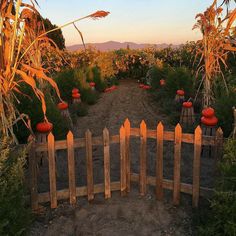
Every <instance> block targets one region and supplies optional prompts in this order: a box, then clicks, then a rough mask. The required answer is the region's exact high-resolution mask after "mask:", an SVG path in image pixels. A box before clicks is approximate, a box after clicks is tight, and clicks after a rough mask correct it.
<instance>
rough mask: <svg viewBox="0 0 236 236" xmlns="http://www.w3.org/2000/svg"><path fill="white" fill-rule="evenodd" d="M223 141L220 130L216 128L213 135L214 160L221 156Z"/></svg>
mask: <svg viewBox="0 0 236 236" xmlns="http://www.w3.org/2000/svg"><path fill="white" fill-rule="evenodd" d="M223 139H224V135H223V131H222V129H221V128H218V129H217V131H216V135H215V148H214V152H215V153H214V156H215V159H219V158H220V157H221V156H222V150H223Z"/></svg>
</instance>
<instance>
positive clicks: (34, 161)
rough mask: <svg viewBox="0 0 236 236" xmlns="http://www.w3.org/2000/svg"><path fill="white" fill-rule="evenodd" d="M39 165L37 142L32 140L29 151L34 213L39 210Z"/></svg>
mask: <svg viewBox="0 0 236 236" xmlns="http://www.w3.org/2000/svg"><path fill="white" fill-rule="evenodd" d="M37 164H38V163H37V158H36V152H35V140H32V143H31V144H30V151H29V174H30V193H31V208H32V210H33V211H37V210H38V209H39V205H38V181H37Z"/></svg>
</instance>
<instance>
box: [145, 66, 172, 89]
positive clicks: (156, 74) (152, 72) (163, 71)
mask: <svg viewBox="0 0 236 236" xmlns="http://www.w3.org/2000/svg"><path fill="white" fill-rule="evenodd" d="M167 73H168V67H159V66H157V65H153V66H152V67H151V68H150V69H149V70H148V72H147V77H148V79H149V81H150V82H149V83H150V85H151V86H152V88H153V89H157V88H160V87H161V86H160V80H161V79H165V80H166V78H167Z"/></svg>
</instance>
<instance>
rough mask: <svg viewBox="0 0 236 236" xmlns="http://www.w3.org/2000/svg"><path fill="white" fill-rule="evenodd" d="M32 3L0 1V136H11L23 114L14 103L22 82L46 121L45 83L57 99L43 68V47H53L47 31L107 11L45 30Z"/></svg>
mask: <svg viewBox="0 0 236 236" xmlns="http://www.w3.org/2000/svg"><path fill="white" fill-rule="evenodd" d="M35 4H36V5H37V1H36V0H31V3H30V4H26V3H24V2H23V1H22V0H1V1H0V119H1V122H0V136H2V135H6V136H11V137H14V133H13V124H15V122H16V121H17V120H18V119H19V118H18V117H26V116H22V114H19V113H18V112H17V111H16V109H15V106H14V103H15V101H17V99H16V96H15V94H16V93H22V92H21V84H22V83H25V84H27V85H28V86H30V87H31V88H32V90H33V91H34V94H35V95H36V96H37V97H38V99H39V100H40V101H41V103H42V111H43V114H44V119H45V120H46V121H47V117H46V103H45V99H44V93H43V90H44V84H45V82H47V83H49V84H50V85H51V86H52V87H53V88H54V89H55V90H56V93H57V95H58V97H59V98H60V92H59V90H58V87H57V85H56V83H55V82H54V80H53V79H52V78H50V77H49V76H48V75H47V68H43V65H44V64H43V62H42V57H43V56H44V55H45V53H46V52H47V50H48V49H49V48H53V50H57V47H56V45H55V44H54V42H53V41H52V40H51V39H49V38H48V37H47V34H48V33H49V32H52V31H55V30H57V29H60V28H62V27H65V26H67V25H70V24H73V23H75V22H76V21H79V20H82V19H85V18H92V19H97V18H100V17H105V16H106V15H108V14H109V12H104V11H98V12H95V13H93V14H90V15H88V16H86V17H83V18H80V19H78V20H76V21H73V22H69V23H67V24H65V25H64V26H62V27H58V28H56V29H53V30H50V31H48V32H46V31H45V29H44V26H43V23H42V21H41V16H40V14H39V12H38V11H37V9H36V8H35ZM52 45H53V46H52ZM44 58H45V57H44ZM46 58H47V57H46Z"/></svg>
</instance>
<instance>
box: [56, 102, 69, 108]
mask: <svg viewBox="0 0 236 236" xmlns="http://www.w3.org/2000/svg"><path fill="white" fill-rule="evenodd" d="M57 108H58V109H59V110H66V109H67V108H68V104H67V103H66V102H60V103H58V104H57Z"/></svg>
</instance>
